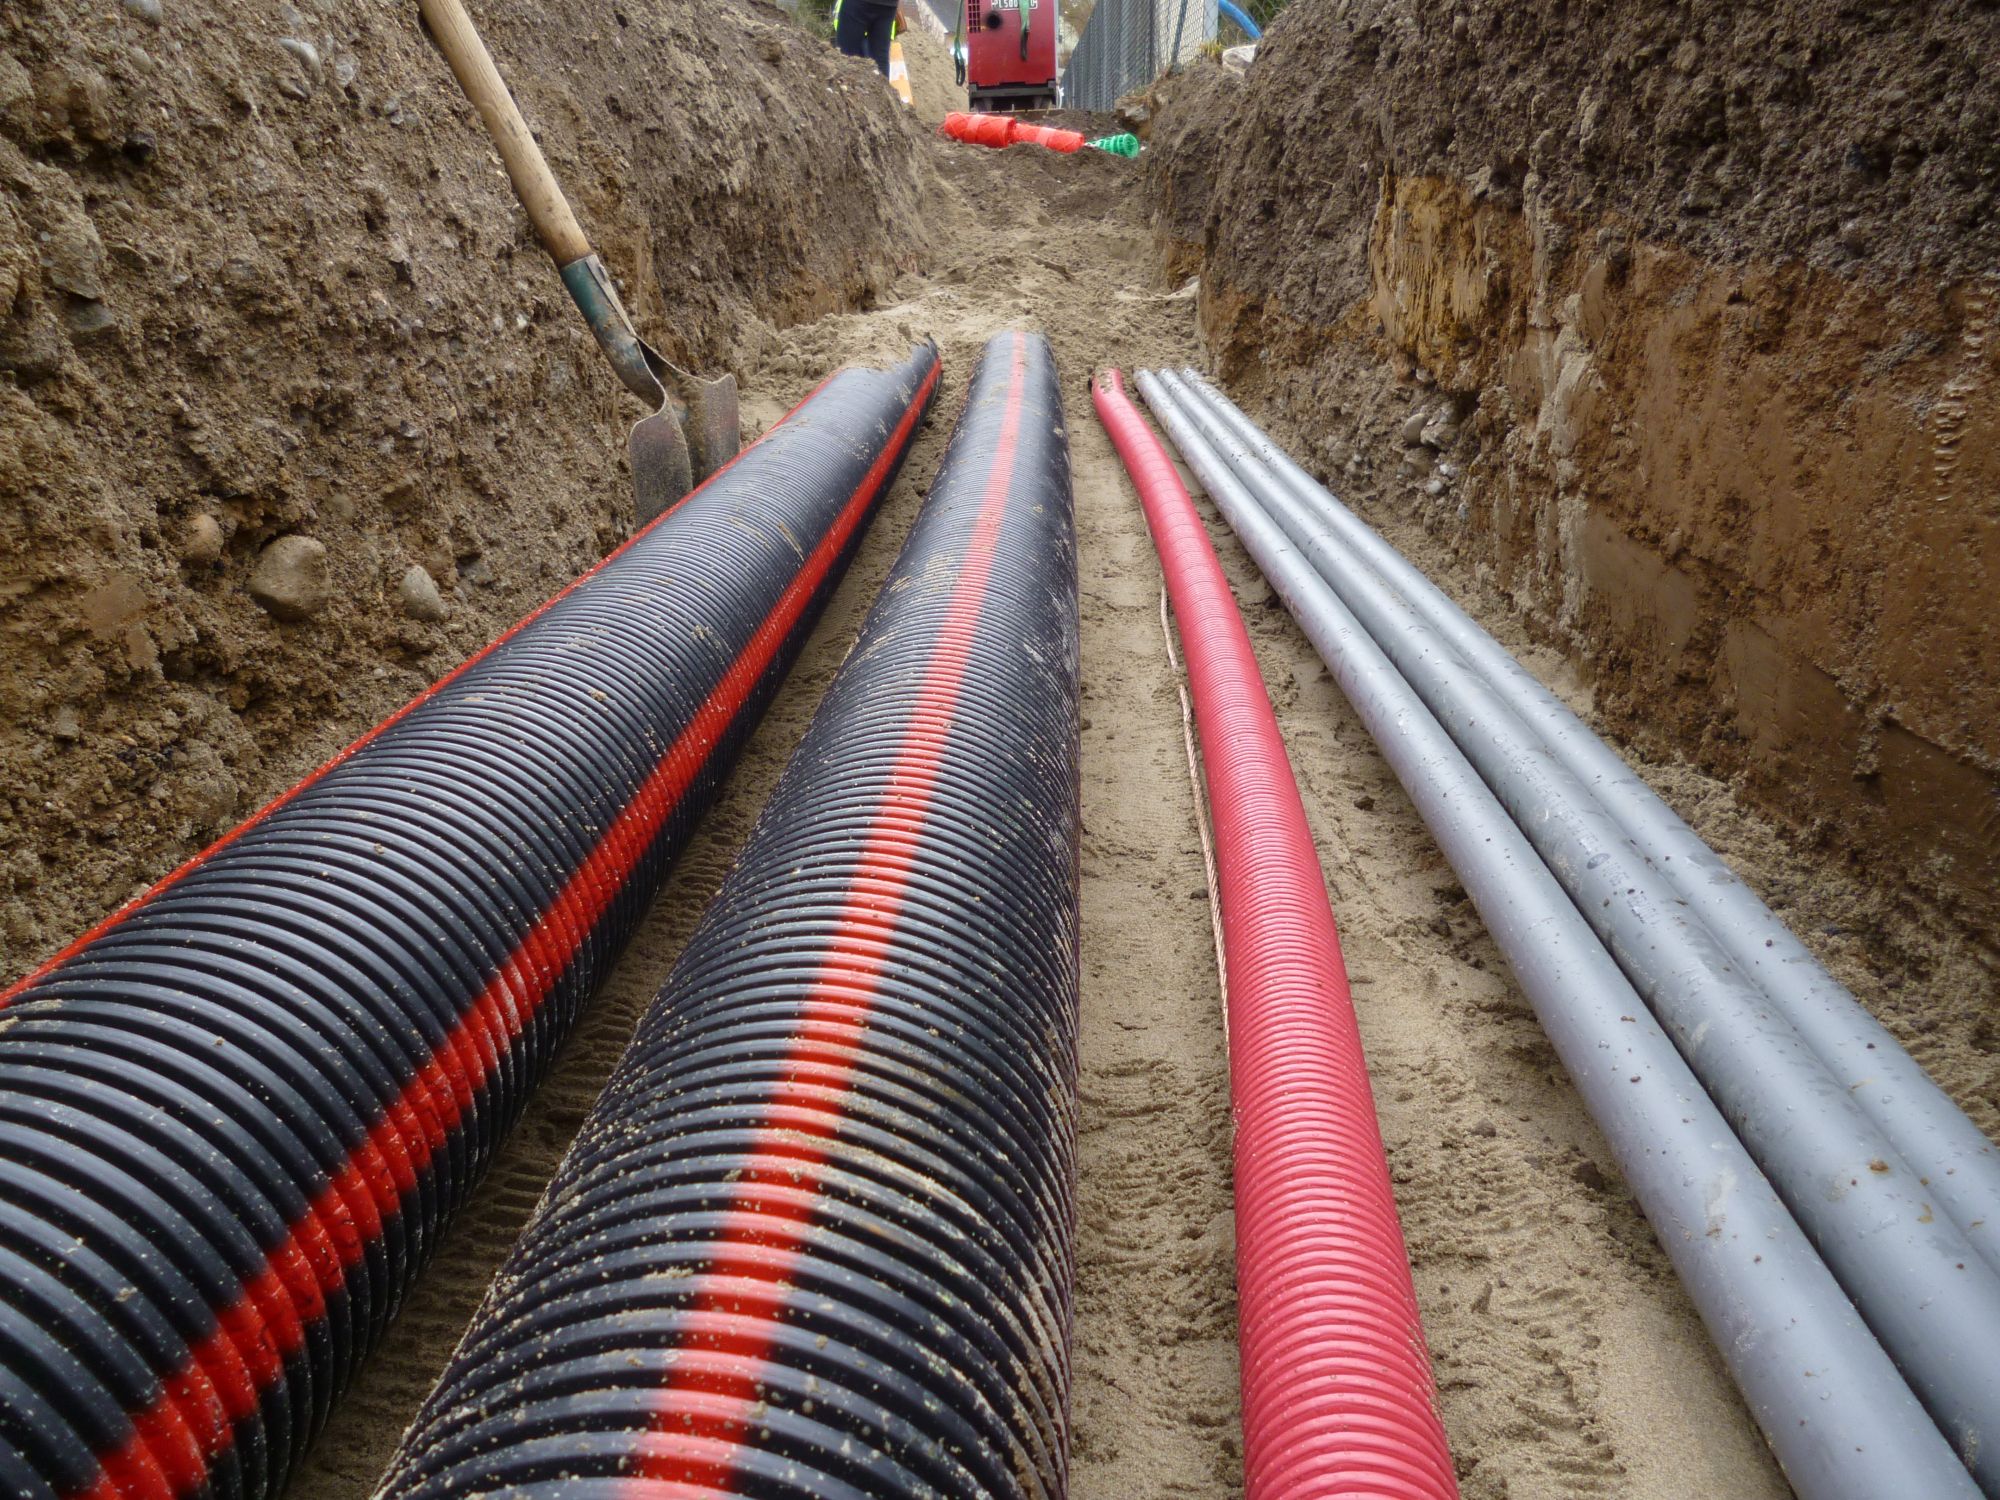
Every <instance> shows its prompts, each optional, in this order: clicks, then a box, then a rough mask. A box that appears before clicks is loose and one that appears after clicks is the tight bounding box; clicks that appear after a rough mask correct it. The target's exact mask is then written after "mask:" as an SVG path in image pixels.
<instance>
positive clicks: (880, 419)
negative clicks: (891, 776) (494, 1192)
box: [0, 346, 938, 1500]
mask: <svg viewBox="0 0 2000 1500" xmlns="http://www.w3.org/2000/svg"><path fill="white" fill-rule="evenodd" d="M937 378H938V363H937V353H936V351H935V349H933V348H931V347H929V346H926V347H924V348H921V349H919V350H918V351H916V352H915V353H914V354H913V355H912V356H911V358H910V359H909V360H908V361H907V362H906V363H904V364H903V365H902V366H901V367H900V368H898V369H896V370H893V371H889V372H877V371H867V370H850V371H846V372H844V373H842V374H840V375H836V376H835V377H834V378H833V379H832V380H830V381H829V382H828V383H827V384H826V385H824V386H822V387H821V388H820V390H819V391H818V392H816V393H815V394H814V395H813V396H812V397H810V398H809V399H808V400H807V401H806V402H805V403H804V404H802V405H801V406H800V407H799V408H798V409H797V410H796V411H794V412H793V413H792V415H791V416H790V417H789V418H787V420H786V421H785V422H784V423H782V424H781V425H780V426H779V427H777V428H776V429H774V430H773V432H772V433H771V434H770V435H769V436H767V437H766V438H765V439H764V440H763V441H762V442H760V443H758V444H756V445H755V446H754V447H752V448H750V449H748V450H747V451H746V452H744V453H743V454H742V455H741V456H740V457H739V458H738V459H737V460H736V461H735V462H734V463H733V464H732V465H731V466H730V467H728V468H727V469H725V470H724V471H722V472H721V473H719V474H717V475H716V476H715V477H714V478H712V479H711V480H710V481H709V482H708V483H707V484H705V485H704V486H702V488H701V489H699V490H697V491H696V492H694V493H693V494H692V495H690V496H688V497H687V498H686V499H685V500H684V501H682V502H681V504H680V505H679V506H678V507H676V508H675V509H674V510H672V511H670V512H669V513H668V514H666V515H665V516H663V517H661V518H660V519H659V520H658V521H656V522H655V523H653V524H652V525H651V526H650V527H649V528H647V529H646V530H645V531H643V532H641V533H640V534H639V535H638V536H636V537H634V538H633V539H632V540H631V541H630V542H628V543H627V544H626V545H625V546H624V547H623V548H621V549H620V550H619V551H618V552H616V553H614V554H613V555H612V556H611V557H609V558H607V559H606V560H605V561H604V562H603V563H602V564H600V565H599V566H598V567H597V568H595V569H593V570H592V571H591V572H590V573H588V574H586V575H585V576H584V577H583V578H581V579H580V580H578V581H577V582H576V583H575V584H573V585H571V587H570V588H568V589H566V590H565V591H564V592H563V593H561V594H559V595H558V596H557V597H556V598H555V599H553V600H552V601H550V602H549V603H548V604H547V605H544V606H543V607H542V608H541V609H540V610H538V611H537V612H536V613H534V614H533V615H531V616H529V617H528V618H527V619H526V620H524V621H523V622H522V623H521V624H520V625H517V626H516V627H515V628H514V629H513V630H511V631H510V632H508V633H507V634H506V635H504V636H502V637H501V638H500V639H499V640H498V641H496V642H495V643H494V644H493V645H491V646H489V647H488V648H487V649H486V650H485V651H483V652H481V653H480V654H479V655H478V656H476V657H474V658H473V659H472V660H471V661H469V662H467V663H466V664H465V665H464V666H463V667H461V668H459V669H458V670H457V671H455V672H453V673H452V674H451V675H450V676H448V677H446V678H445V679H443V680H442V681H441V682H439V683H438V684H437V685H436V686H434V687H433V688H431V689H430V690H429V691H427V692H426V693H424V694H423V695H422V696H420V697H419V698H418V699H416V700H415V701H414V702H413V703H411V704H410V705H409V706H408V707H406V708H404V709H403V710H402V711H401V712H399V713H398V714H396V715H395V716H393V717H392V718H390V719H389V720H387V721H386V722H385V723H384V724H382V725H381V726H379V727H378V728H377V729H375V730H374V731H372V732H371V733H370V734H368V735H366V736H364V737H363V738H362V739H361V740H359V741H357V742H356V743H355V744H354V745H352V746H350V747H349V748H348V749H347V750H345V751H343V752H342V753H341V754H340V755H338V756H336V757H335V758H334V759H333V760H332V761H331V762H329V763H328V764H327V765H326V766H324V767H322V768H321V769H320V770H319V771H317V772H315V773H314V774H313V775H312V776H310V777H308V778H307V779H306V780H305V781H303V782H302V783H300V784H299V785H298V786H297V787H295V788H293V789H292V790H291V791H290V792H287V793H286V794H285V795H284V796H282V797H280V798H279V799H277V800H276V801H275V802H273V803H272V804H271V805H270V806H268V807H266V808H265V809H264V810H263V811H261V812H260V813H258V814H257V815H256V816H255V817H253V818H251V819H250V820H249V821H248V822H246V823H244V824H243V825H242V826H241V827H239V828H237V829H236V830H235V831H234V832H233V833H231V834H229V835H228V836H227V837H225V838H224V839H222V840H221V841H220V842H218V843H217V844H216V845H214V846H213V847H212V848H210V849H208V850H207V851H205V852H204V853H202V854H201V855H199V856H197V857H196V858H195V859H193V860H191V861H190V862H189V863H188V864H187V865H185V866H183V867H182V868H181V869H179V870H177V871H175V872H174V873H173V874H172V875H170V876H169V877H168V878H167V879H166V880H164V881H162V882H161V883H160V884H159V885H158V886H156V887H154V888H153V889H152V890H151V891H150V892H148V893H147V894H146V895H145V896H143V897H141V898H140V899H139V900H138V901H137V902H135V903H133V904H132V905H131V906H128V907H127V908H125V909H124V910H122V911H120V912H118V913H116V914H114V916H112V917H111V918H110V919H108V920H107V921H106V922H104V923H102V924H100V925H99V926H98V927H97V928H94V929H93V930H92V931H90V932H89V933H86V934H85V935H84V937H82V938H81V939H79V940H78V941H77V942H76V943H75V944H73V945H72V946H71V947H70V948H68V949H67V950H65V951H64V952H63V953H61V954H59V955H58V956H57V957H56V958H55V959H53V960H51V961H50V962H49V963H48V964H47V965H45V966H44V967H42V968H41V969H39V970H37V971H36V972H35V973H33V974H31V975H30V976H28V978H27V979H25V980H23V981H21V982H20V983H19V984H17V985H16V986H14V987H13V988H12V989H11V990H9V991H8V992H7V993H6V994H5V995H0V1007H4V1010H0V1490H4V1491H5V1492H6V1493H7V1494H10V1495H14V1496H23V1497H29V1496H32V1497H51V1500H54V1497H63V1500H71V1497H79V1496H90V1497H93V1500H112V1497H145V1500H176V1497H188V1496H195V1495H211V1494H212V1495H215V1496H219V1497H236V1496H244V1497H253V1500H254V1497H262V1496H269V1495H272V1494H275V1493H276V1492H277V1490H278V1489H279V1488H280V1486H281V1485H282V1484H283V1482H284V1480H285V1477H286V1475H287V1473H288V1471H289V1470H290V1468H291V1467H292V1464H293V1463H294V1461H295V1460H296V1459H297V1457H298V1455H299V1454H300V1452H301V1451H302V1450H303V1449H304V1447H305V1445H306V1443H307V1442H308V1441H309V1440H310V1439H311V1437H312V1436H313V1434H314V1433H315V1432H316V1431H317V1429H318V1428H319V1426H320V1424H321V1423H322V1422H323V1421H324V1420H325V1417H326V1414H327V1411H328V1409H329V1407H330V1405H331V1403H332V1401H333V1400H334V1398H335V1397H336V1396H337V1395H338V1394H339V1393H340V1391H341V1390H342V1388H343V1387H344V1385H345V1384H346V1382H347V1381H348V1379H349V1378H350V1376H351V1375H352V1373H353V1371H354V1369H355V1367H356V1365H357V1363H358V1362H359V1361H360V1359H361V1358H362V1357H363V1355H365V1354H366V1353H367V1351H368V1349H369V1348H370V1346H371V1345H372V1344H373V1343H374V1341H375V1338H376V1336H377V1335H378V1334H379V1333H380V1332H381V1329H382V1327H383V1325H384V1323H385V1322H386V1321H387V1319H388V1318H389V1316H390V1315H391V1314H392V1313H393V1312H394V1310H395V1308H396V1306H397V1304H398V1303H399V1301H400V1300H401V1298H402V1296H403V1294H404V1293H405V1291H406V1290H407V1289H408V1288H409V1286H410V1284H411V1283H412V1281H413V1280H414V1279H415V1277H416V1275H417V1274H418V1272H419V1271H420V1270H421V1269H422V1267H423V1265H424V1263H425V1261H426V1259H427V1257H428V1255H429V1253H430V1251H431V1249H432V1248H433V1246H434V1245H435V1243H436V1240H437V1235H438V1233H439V1231H440V1229H441V1228H442V1226H443V1224H444V1222H445V1221H446V1220H447V1219H448V1218H449V1217H450V1216H451V1214H452V1213H453V1211H454V1210H455V1209H457V1208H458V1206H459V1205H461V1204H462V1203H463V1202H464V1201H465V1199H466V1197H467V1196H468V1194H469V1193H470V1191H471V1188H472V1185H473V1184H474V1182H475V1181H476V1180H477V1179H478V1177H479V1174H480V1172H481V1169H482V1168H483V1167H484V1166H485V1165H486V1163H487V1162H488V1161H489V1160H490V1158H491V1156H492V1153H493V1151H494V1149H495V1147H496V1145H497V1143H498V1142H499V1140H500V1138H501V1136H502V1135H503V1134H504V1133H505V1131H506V1129H507V1127H508V1126H509V1125H510V1124H511V1123H512V1121H513V1120H514V1118H515V1117H516V1115H517V1114H518V1113H519V1111H520V1109H521V1106H522V1104H523V1103H524V1102H525V1100H526V1098H527V1096H528V1094H529V1092H530V1091H531V1090H532V1088H533V1086H534V1084H535V1083H536V1082H537V1080H538V1079H539V1078H540V1076H541V1075H542V1073H543V1072H544V1071H545V1069H546V1068H547V1066H548V1064H549V1062H550V1059H551V1058H552V1057H553V1055H554V1053H555V1049H556V1047H557V1045H558V1044H559V1043H560V1042H561V1040H562V1038H563V1036H564V1035H565V1034H566V1033H567V1032H568V1030H569V1028H570V1025H571V1023H572V1021H573V1020H574V1019H575V1017H576V1015H577V1014H578V1012H579V1010H580V1009H581V1007H582V1006H583V1005H584V1004H585V1003H586V1002H587V1001H588V1000H589V998H590V996H591V995H592V993H593V992H594V991H595V989H596V987H597V985H598V982H599V981H600V980H601V979H602V978H603V976H604V975H605V973H606V971H607V969H608V967H609V965H610V964H611V962H612V960H613V958H614V957H615V955H616V954H617V952H618V950H619V948H620V947H621V946H622V944H623V942H624V940H625V938H626V937H627V935H628V934H629V933H630V931H631V929H632V927H633V925H634V924H635V922H636V921H637V919H638V917H639V916H640V914H641V913H642V912H643V911H644V910H645V907H646V905H647V902H648V901H649V899H650V898H651V896H652V894H653V892H654V890H655V889H656V888H657V886H658V884H659V881H660V879H661V877H662V876H663V875H664V873H665V871H666V869H667V867H668V865H669V863H670V862H671V861H672V859H673V857H674V855H675V854H676V853H678V852H679V850H680V848H681V846H682V845H683V843H684V842H685V841H686V839H687V837H688V835H689V834H690V832H691V831H692V829H693V827H694V824H695V822H696V820H697V819H698V818H699V816H700V814H701V813H702V811H703V810H704V809H705V808H706V807H707V805H708V803H709V802H710V800H711V799H712V797H713V795H714V792H715V789H716V787H717V785H718V783H719V781H720V779H721V777H722V776H723V774H724V773H725V772H726V771H727V769H728V767H729V766H730V764H731V763H732V761H733V760H734V758H735V755H736V753H737V751H738V749H739V747H740V746H741V744H742V742H743V740H744V739H745V737H746V736H747V735H748V733H749V732H750V729H751V727H752V726H753V725H754V724H755V722H756V719H757V717H758V715H759V713H760V712H761V711H762V709H763V707H764V704H765V703H766V701H767V700H768V699H769V697H770V695H771V693H772V692H773V691H774V690H775V688H776V686H777V685H778V683H779V682H780V681H781V680H782V679H783V677H784V674H785V672H786V670H787V668H788V667H789V666H790V664H791V662H792V660H793V658H794V656H795V654H796V652H797V649H798V647H799V646H800V644H801V643H802V642H803V640H804V638H805V635H806V632H807V631H808V630H809V629H810V628H811V625H812V623H813V621H814V619H815V618H816V617H817V614H818V612H819V609H820V607H821V605H822V604H823V603H824V601H825V599H826V598H827V596H828V594H829V593H830V591H831V589H832V588H833V585H834V584H835V582H836V581H837V580H838V578H839V576H840V574H841V572H842V571H843V570H844V568H845V565H846V562H847V560H848V558H849V557H850V556H851V555H852V552H853V549H854V547H855V546H856V544H857V543H858V541H859V539H860V537H861V534H862V532H863V530H864V529H865V526H866V523H867V521H868V519H869V517H870V516H871V514H872V513H873V511H874V509H875V506H876V502H877V501H878V500H879V499H880V497H881V496H882V495H883V494H884V493H885V492H886V490H887V489H888V487H889V484H890V482H891V481H892V479H893V478H894V476H895V474H896V471H897V469H898V467H899V466H900V465H901V463H902V460H903V457H904V455H905V454H906V453H907V452H908V449H909V446H910V443H911V441H912V439H913V437H914V435H915V432H916V429H917V427H918V425H919V423H920V422H921V420H922V418H923V414H924V412H925V410H926V409H927V407H928V404H929V401H930V398H931V395H932V393H933V391H934V390H935V387H936V383H937Z"/></svg>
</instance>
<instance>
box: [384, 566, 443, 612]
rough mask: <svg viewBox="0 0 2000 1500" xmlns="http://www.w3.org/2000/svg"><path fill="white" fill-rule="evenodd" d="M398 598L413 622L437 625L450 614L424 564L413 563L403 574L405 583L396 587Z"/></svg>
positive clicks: (434, 580)
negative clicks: (421, 621) (427, 622)
mask: <svg viewBox="0 0 2000 1500" xmlns="http://www.w3.org/2000/svg"><path fill="white" fill-rule="evenodd" d="M396 597H397V599H399V600H400V601H402V605H403V613H404V614H406V615H408V616H409V617H410V618H411V619H412V620H427V621H430V622H431V623H433V624H435V623H436V622H437V621H439V620H442V619H444V618H445V616H446V615H448V614H450V613H451V611H450V609H449V608H448V607H447V606H446V604H445V602H444V595H442V594H440V593H439V592H438V586H437V580H436V579H435V578H433V577H431V575H430V570H429V569H428V568H426V567H425V566H424V565H423V564H422V563H411V564H410V566H409V568H408V569H407V570H406V571H405V572H404V574H403V581H402V582H401V583H399V584H397V585H396Z"/></svg>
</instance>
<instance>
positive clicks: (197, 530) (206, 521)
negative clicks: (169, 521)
mask: <svg viewBox="0 0 2000 1500" xmlns="http://www.w3.org/2000/svg"><path fill="white" fill-rule="evenodd" d="M222 542H223V536H222V523H221V522H220V521H218V520H216V519H215V517H214V516H211V515H209V514H208V513H207V512H206V511H204V512H202V513H201V514H200V515H198V516H196V517H195V518H194V519H193V520H191V521H189V522H188V523H187V530H186V532H185V533H183V535H182V537H181V561H182V562H184V563H186V564H188V565H189V566H190V567H196V568H205V567H209V566H211V565H212V564H214V563H216V562H219V561H221V559H222Z"/></svg>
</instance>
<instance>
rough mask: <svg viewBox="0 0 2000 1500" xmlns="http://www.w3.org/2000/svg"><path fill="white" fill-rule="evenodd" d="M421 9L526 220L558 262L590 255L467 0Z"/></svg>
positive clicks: (420, 1) (420, 3) (421, 1)
mask: <svg viewBox="0 0 2000 1500" xmlns="http://www.w3.org/2000/svg"><path fill="white" fill-rule="evenodd" d="M417 9H418V10H420V11H421V12H423V17H424V20H425V22H426V23H428V24H429V26H430V29H431V38H432V40H433V41H435V42H436V43H437V49H438V51H440V52H442V53H443V54H444V60H445V61H446V62H447V63H449V64H450V65H451V71H452V74H453V76H454V77H456V78H457V79H458V86H459V87H460V88H462V89H464V90H465V97H466V98H468V99H470V100H471V101H472V107H473V108H474V109H476V110H478V111H479V118H480V119H481V120H483V121H484V122H485V124H486V133H487V134H488V135H490V136H491V137H493V145H494V149H496V150H497V151H498V152H499V153H500V160H501V162H502V163H503V164H504V165H505V166H506V168H507V176H508V177H509V178H510V179H511V180H512V181H513V184H514V192H515V194H516V195H517V196H518V197H519V198H520V200H521V206H522V207H523V208H525V209H526V210H527V211H528V220H529V222H530V223H532V224H533V225H534V226H535V233H536V235H537V236H539V237H540V239H541V242H542V247H543V248H544V249H546V250H547V251H548V252H549V254H550V255H551V256H553V257H554V258H555V262H556V264H557V265H559V266H566V265H568V264H569V263H570V262H571V261H574V260H581V259H582V258H583V257H584V256H586V255H588V254H590V241H589V239H587V238H586V237H585V235H584V232H583V226H582V225H580V224H578V223H577V222H576V215H575V214H573V213H571V212H570V209H569V200H568V199H566V198H564V197H563V193H562V189H561V188H559V187H557V186H556V179H555V174H554V173H552V172H551V171H549V164H548V162H547V161H546V160H544V159H543V157H542V148H541V147H540V146H537V145H536V144H535V138H534V136H532V135H531V134H529V132H528V122H527V121H526V120H524V119H522V118H521V111H520V110H519V109H518V108H516V107H515V104H514V96H513V95H512V94H510V93H508V92H507V84H506V81H505V80H504V79H502V78H501V76H500V70H499V69H498V68H496V67H494V66H493V55H492V54H491V53H490V52H488V51H487V50H486V44H485V43H484V42H482V41H481V40H480V39H479V32H478V30H477V29H476V28H475V27H474V26H473V24H472V17H471V16H469V15H467V14H466V12H465V6H464V4H463V0H417Z"/></svg>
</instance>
